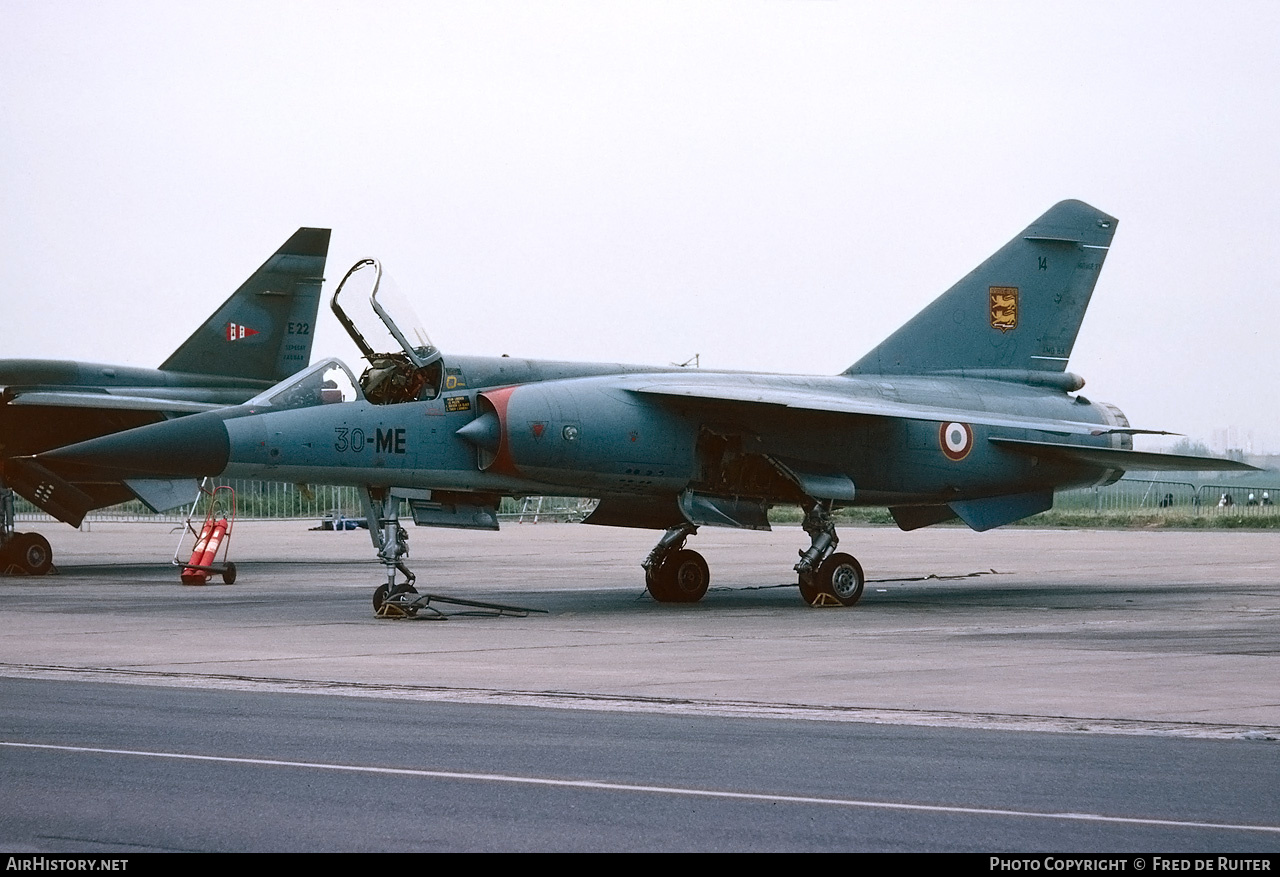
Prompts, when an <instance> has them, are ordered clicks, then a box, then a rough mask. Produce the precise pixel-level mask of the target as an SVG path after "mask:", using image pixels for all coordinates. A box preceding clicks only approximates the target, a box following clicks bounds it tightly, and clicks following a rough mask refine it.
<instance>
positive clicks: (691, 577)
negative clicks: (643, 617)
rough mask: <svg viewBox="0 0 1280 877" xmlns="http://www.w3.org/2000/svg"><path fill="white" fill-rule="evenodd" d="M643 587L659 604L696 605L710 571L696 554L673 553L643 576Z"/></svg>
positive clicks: (704, 588)
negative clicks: (645, 587)
mask: <svg viewBox="0 0 1280 877" xmlns="http://www.w3.org/2000/svg"><path fill="white" fill-rule="evenodd" d="M645 584H646V585H647V586H648V588H649V593H650V594H652V595H653V599H655V600H657V601H658V602H659V603H697V602H698V601H699V600H701V599H702V598H703V597H705V596H706V594H707V588H708V587H710V585H711V570H710V569H708V568H707V562H706V560H704V559H703V557H702V555H701V554H699V553H698V552H696V551H690V550H689V549H687V548H682V549H680V550H679V551H674V552H672V553H671V554H670V555H668V556H667V557H666V558H664V559H663V561H662V563H661V564H659V565H658V566H657V567H656V568H654V569H650V570H648V571H647V572H646V573H645Z"/></svg>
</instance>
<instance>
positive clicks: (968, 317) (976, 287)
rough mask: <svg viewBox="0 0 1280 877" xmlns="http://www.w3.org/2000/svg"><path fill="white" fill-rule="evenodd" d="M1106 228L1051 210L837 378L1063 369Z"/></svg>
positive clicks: (1085, 214) (1082, 209) (1110, 230)
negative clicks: (847, 376)
mask: <svg viewBox="0 0 1280 877" xmlns="http://www.w3.org/2000/svg"><path fill="white" fill-rule="evenodd" d="M1116 224H1117V220H1116V219H1115V218H1114V217H1112V216H1108V215H1107V214H1105V213H1103V212H1102V211H1100V210H1098V209H1096V208H1094V207H1090V206H1089V205H1088V204H1085V203H1084V202H1082V201H1062V202H1060V203H1058V204H1055V205H1054V206H1053V207H1051V208H1050V209H1049V210H1048V212H1046V213H1045V214H1044V215H1043V216H1041V217H1040V218H1039V219H1037V220H1036V221H1035V222H1033V223H1031V225H1029V226H1027V228H1026V229H1024V230H1023V232H1022V233H1021V234H1019V235H1018V236H1017V237H1015V238H1014V239H1013V240H1011V241H1010V242H1009V243H1007V244H1005V245H1004V246H1003V247H1001V248H1000V249H999V250H998V251H996V253H995V254H994V255H993V256H991V257H990V258H989V259H987V260H986V261H985V262H983V263H982V264H981V265H979V266H978V267H977V268H975V269H974V270H973V271H971V272H970V273H969V274H968V275H967V276H966V277H965V278H964V279H962V280H961V281H960V282H959V283H957V284H955V285H954V286H952V287H951V288H950V289H948V290H947V291H946V292H944V293H943V294H942V295H941V296H939V297H938V298H937V299H935V300H934V301H933V302H932V303H931V304H930V305H928V306H927V307H926V308H925V309H924V310H922V311H921V312H920V313H919V314H917V315H916V316H915V317H914V318H912V319H911V320H910V321H909V322H907V324H906V325H904V326H903V327H902V328H900V329H898V331H896V332H894V333H893V334H892V335H890V336H889V337H888V338H887V339H885V340H884V341H883V342H882V343H881V344H880V345H879V346H877V347H876V348H875V349H873V350H872V351H871V352H870V353H868V354H867V355H866V356H864V357H862V359H860V360H858V361H857V362H856V363H854V364H853V365H852V366H850V367H849V369H847V370H846V371H845V374H930V373H933V374H936V373H951V374H960V373H963V372H968V371H1024V372H1025V371H1039V372H1063V371H1065V370H1066V367H1067V360H1068V358H1069V357H1070V356H1071V349H1072V347H1074V346H1075V341H1076V335H1077V333H1078V332H1079V331H1080V323H1081V321H1083V319H1084V314H1085V310H1086V308H1088V306H1089V299H1090V297H1091V296H1092V295H1093V288H1094V286H1095V285H1096V284H1097V282H1098V272H1099V271H1100V270H1101V268H1102V263H1103V260H1104V259H1105V258H1106V255H1107V249H1108V248H1109V247H1110V246H1111V239H1112V237H1113V236H1114V235H1115V230H1116Z"/></svg>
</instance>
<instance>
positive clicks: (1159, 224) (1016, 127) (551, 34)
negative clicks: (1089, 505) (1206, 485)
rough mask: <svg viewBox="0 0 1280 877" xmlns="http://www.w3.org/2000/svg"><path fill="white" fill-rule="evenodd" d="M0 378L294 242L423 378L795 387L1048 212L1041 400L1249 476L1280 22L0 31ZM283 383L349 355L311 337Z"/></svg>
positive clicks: (1276, 438) (1277, 142) (915, 10)
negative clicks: (369, 277) (420, 322)
mask: <svg viewBox="0 0 1280 877" xmlns="http://www.w3.org/2000/svg"><path fill="white" fill-rule="evenodd" d="M0 32H3V33H4V34H5V47H4V51H3V52H0V303H2V304H3V309H2V311H0V326H3V330H4V331H3V333H0V357H50V358H77V359H87V360H92V361H98V362H113V363H124V364H130V365H140V366H156V365H158V364H159V363H160V362H161V361H163V360H164V359H165V358H166V357H167V356H168V354H169V353H170V352H171V351H172V350H173V349H174V348H175V347H177V346H178V345H179V344H180V343H181V342H182V341H183V340H184V339H185V338H186V337H187V335H189V334H190V333H191V332H192V331H193V330H194V329H195V327H196V326H197V325H198V324H199V323H200V322H202V321H203V319H204V318H205V317H206V316H207V315H208V313H209V312H210V311H211V310H212V308H213V306H214V305H215V304H217V303H218V302H220V301H222V299H223V298H225V297H226V296H227V295H228V294H230V292H231V291H232V290H233V289H234V288H235V287H236V286H237V285H239V283H240V282H241V281H242V280H243V279H244V278H245V277H246V276H247V275H248V274H249V273H250V272H251V271H252V270H253V269H255V268H256V267H257V266H258V265H259V264H260V263H261V262H262V261H263V260H264V259H266V257H267V256H268V255H270V254H271V252H272V251H274V250H275V249H276V247H278V246H279V245H280V244H281V243H282V242H283V241H284V240H285V238H287V237H288V236H289V235H290V234H291V233H292V232H293V231H294V230H295V229H296V228H297V227H298V226H301V225H311V226H328V227H332V228H333V230H334V232H333V242H332V247H331V249H330V257H329V268H328V271H327V276H328V278H329V283H327V284H326V296H327V294H328V292H330V291H331V289H332V286H331V284H332V283H334V282H336V281H337V280H338V279H340V278H341V276H342V274H343V273H344V272H345V270H346V268H347V267H349V265H350V264H351V263H353V262H354V261H356V260H357V259H359V258H363V257H365V256H375V257H377V258H379V259H381V260H382V261H383V263H384V265H385V267H386V269H387V271H388V272H389V273H391V274H392V275H393V276H394V277H395V279H396V281H397V283H398V285H399V286H400V288H401V289H402V291H403V292H404V293H405V294H406V296H407V297H409V298H410V299H411V300H412V301H413V302H414V304H415V305H416V306H417V308H418V310H419V312H420V313H421V315H422V317H423V319H424V322H425V323H426V325H427V328H428V329H429V330H430V332H431V335H432V337H433V339H434V341H435V342H436V343H437V345H439V346H440V347H441V348H442V349H443V350H444V351H445V352H446V355H447V354H448V353H449V352H456V353H469V354H500V353H510V354H512V355H522V356H535V357H550V358H566V359H590V360H609V361H615V360H620V361H628V362H648V363H657V364H667V363H670V362H678V361H682V360H685V359H687V358H689V357H691V356H693V355H694V354H695V353H698V354H701V358H702V365H703V366H704V367H708V368H734V369H760V370H766V371H785V372H800V373H819V374H829V373H835V372H839V371H841V370H843V369H844V368H846V367H847V366H848V365H849V364H851V363H852V362H853V361H854V360H856V359H857V358H858V357H860V356H861V355H862V354H863V353H864V352H866V351H867V350H868V349H869V348H871V347H872V346H874V345H875V344H876V343H877V342H878V341H879V340H880V339H882V338H883V337H884V336H885V335H887V334H888V333H889V332H891V331H892V330H893V329H895V328H896V327H897V326H898V325H900V324H901V323H903V322H905V321H906V320H907V319H908V318H909V317H910V316H911V315H912V314H914V313H915V312H916V311H917V310H919V309H920V308H921V307H923V306H924V305H925V304H927V303H928V302H929V301H930V300H932V299H933V298H934V297H935V296H936V295H938V294H939V293H941V292H942V291H943V290H945V289H946V288H947V287H948V286H950V285H951V284H952V283H953V282H954V281H956V280H957V279H959V278H960V277H961V276H963V275H964V274H965V273H967V272H968V271H969V270H971V269H972V268H973V267H974V266H975V265H977V264H978V263H979V262H980V261H982V260H983V259H984V258H986V257H987V256H988V255H989V254H990V253H991V252H993V251H994V250H995V249H996V248H998V247H999V246H1001V245H1002V244H1004V243H1005V242H1006V241H1007V240H1008V239H1009V238H1011V237H1012V236H1013V235H1015V234H1016V233H1017V232H1019V231H1020V230H1021V229H1022V228H1023V227H1025V226H1026V225H1027V224H1028V223H1029V222H1031V220H1033V219H1034V218H1035V217H1037V216H1039V215H1040V214H1041V213H1043V212H1044V211H1045V210H1046V209H1048V208H1049V207H1050V206H1051V205H1052V204H1054V203H1056V202H1057V201H1060V200H1062V199H1064V198H1079V199H1081V200H1084V201H1088V202H1089V203H1091V204H1093V205H1095V206H1096V207H1098V208H1100V209H1102V210H1105V211H1107V212H1108V213H1111V214H1113V215H1114V216H1117V217H1118V218H1119V219H1120V225H1119V230H1118V232H1117V234H1116V238H1115V242H1114V246H1113V248H1112V250H1111V253H1110V256H1109V257H1108V259H1107V263H1106V266H1105V268H1104V269H1103V271H1102V275H1101V281H1100V282H1099V284H1098V288H1097V291H1096V294H1095V296H1094V299H1093V305H1092V307H1091V308H1090V312H1089V314H1088V317H1087V318H1086V320H1085V323H1084V327H1083V329H1082V331H1081V334H1080V339H1079V342H1078V343H1077V345H1076V349H1075V353H1074V355H1073V357H1072V361H1071V365H1070V368H1071V370H1072V371H1075V372H1077V373H1078V374H1081V375H1083V376H1084V377H1085V378H1086V380H1087V381H1088V387H1087V388H1086V390H1085V393H1086V394H1087V395H1089V396H1090V397H1091V398H1094V399H1102V400H1107V401H1110V402H1114V403H1116V404H1117V405H1119V406H1120V407H1121V408H1122V409H1124V410H1125V412H1126V413H1127V414H1128V415H1129V417H1130V419H1131V420H1132V421H1133V423H1134V425H1135V426H1141V427H1148V428H1158V429H1171V430H1176V431H1179V432H1183V433H1187V434H1189V435H1191V436H1193V437H1196V438H1201V439H1205V440H1208V439H1210V438H1211V436H1212V432H1213V430H1214V429H1221V428H1224V427H1227V426H1234V427H1236V428H1237V429H1239V430H1240V431H1241V432H1242V433H1249V432H1252V433H1253V434H1254V437H1255V443H1256V444H1260V445H1262V444H1265V445H1267V446H1269V448H1270V449H1271V450H1273V451H1280V415H1278V414H1277V410H1278V407H1277V395H1278V394H1277V387H1276V382H1277V377H1278V376H1280V185H1278V184H1280V172H1278V171H1277V163H1278V162H1280V3H1275V2H1259V3H1230V2H1228V3H1214V4H1209V3H1204V2H1195V3H1190V2H1168V0H1162V2H1150V3H1144V2H1133V0H1129V2H1123V3H1114V2H1098V3H1089V2H1071V3H1066V2H1062V3H1048V2H1046V3H1029V2H1027V3H980V2H974V0H965V2H936V3H894V4H888V3H882V2H876V3H838V2H760V3H757V2H746V0H738V2H732V3H699V2H677V3H658V2H643V3H623V2H591V3H534V2H520V3H461V2H451V3H427V2H413V3H403V4H397V3H379V4H370V3H324V2H307V3H263V2H253V3H245V4H238V3H229V2H226V0H219V2H217V3H209V4H200V3H194V2H192V3H169V2H157V3H131V2H102V3H97V2H87V0H86V2H50V0H40V2H15V0H0ZM315 354H316V355H317V356H320V355H327V354H338V355H343V356H348V357H350V358H351V359H352V360H354V358H355V349H354V347H353V345H351V343H350V342H349V341H348V340H347V339H346V336H345V335H344V334H342V332H341V330H340V329H339V327H338V326H337V323H336V321H335V320H334V319H333V318H332V316H331V315H329V314H328V312H327V310H326V311H325V312H324V313H323V315H322V317H321V319H320V330H319V332H318V337H317V344H316V350H315Z"/></svg>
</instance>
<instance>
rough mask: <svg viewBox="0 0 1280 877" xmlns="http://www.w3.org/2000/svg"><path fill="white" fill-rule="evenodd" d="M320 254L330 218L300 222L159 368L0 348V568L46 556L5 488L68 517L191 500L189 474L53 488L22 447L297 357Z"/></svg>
mask: <svg viewBox="0 0 1280 877" xmlns="http://www.w3.org/2000/svg"><path fill="white" fill-rule="evenodd" d="M328 254H329V229H327V228H300V229H298V230H297V232H295V233H294V234H293V235H292V236H291V237H290V238H289V240H287V241H286V242H285V243H284V245H283V246H282V247H280V249H278V250H277V251H276V252H275V254H274V255H272V256H271V258H269V259H268V260H267V261H266V262H265V263H263V265H262V267H260V268H259V269H258V270H257V271H255V272H254V273H253V274H252V275H251V276H250V277H249V279H248V280H246V281H245V282H244V283H243V284H241V286H240V288H239V289H237V290H236V291H235V292H234V293H232V295H231V297H230V298H228V299H227V300H226V301H225V302H223V303H222V304H221V305H220V306H219V307H218V308H217V310H215V311H214V312H213V314H212V315H211V316H210V317H209V319H207V320H205V321H204V324H203V325H202V326H200V328H199V329H197V330H196V331H195V333H194V334H192V336H191V337H190V338H188V339H187V340H186V342H185V343H184V344H183V345H182V346H181V347H179V348H178V349H177V350H175V351H174V352H173V355H172V356H170V357H169V358H168V359H167V360H165V362H164V364H163V365H161V366H160V368H158V369H144V368H131V367H128V366H119V365H98V364H95V363H90V362H69V361H62V360H47V359H4V360H0V574H4V573H5V572H6V571H7V570H9V569H10V568H12V567H16V568H17V570H18V571H21V572H24V573H28V574H33V575H42V574H44V573H46V572H48V571H49V570H50V568H51V567H52V565H53V552H52V550H51V549H50V547H49V543H48V541H47V540H46V539H45V538H44V537H43V536H41V535H40V534H39V533H17V532H15V531H14V513H13V508H14V504H13V493H14V491H16V492H17V493H18V494H20V495H21V496H22V497H24V498H25V499H27V500H28V501H30V502H31V503H33V504H34V505H36V506H37V507H39V508H41V509H43V510H44V511H46V512H48V513H49V514H51V515H53V516H54V517H55V518H57V519H58V520H60V521H65V522H66V523H69V524H71V525H72V526H73V527H78V526H80V522H81V521H82V520H83V519H84V516H85V514H86V513H87V512H89V511H90V510H91V509H96V508H102V507H103V506H108V505H113V504H115V503H118V502H124V501H126V500H130V499H134V498H135V497H136V498H138V499H141V500H142V501H143V502H144V503H145V504H147V505H148V506H150V507H151V508H152V509H154V510H156V511H162V510H164V509H168V508H173V507H174V506H176V505H180V504H182V503H184V502H191V501H192V500H193V499H194V498H195V496H196V491H197V484H196V482H194V481H192V480H182V481H174V480H172V479H153V478H146V477H140V478H126V479H94V480H93V481H90V482H71V483H67V484H65V485H64V486H63V487H62V489H61V490H59V491H57V492H56V493H54V492H52V491H50V489H49V488H48V486H47V485H48V479H47V478H46V475H47V473H45V472H44V471H43V469H42V467H41V466H40V465H39V464H38V463H35V462H34V461H32V460H31V459H30V457H31V455H32V454H36V453H39V452H41V451H47V450H49V449H50V448H56V447H59V446H60V445H69V444H74V443H76V442H82V441H84V440H85V439H89V438H93V437H95V436H102V435H107V434H109V433H114V432H120V431H122V430H127V429H133V428H134V427H138V426H142V425H144V424H150V423H157V422H159V421H163V420H165V419H167V418H173V417H178V416H181V415H185V414H191V413H193V412H199V411H209V410H212V409H215V408H221V407H223V406H225V405H238V404H239V403H241V402H244V401H245V400H246V399H249V398H250V397H252V396H254V395H256V394H257V393H260V392H262V390H264V389H266V388H268V387H270V386H271V385H273V384H275V383H276V382H278V381H280V380H283V379H284V378H286V377H288V376H289V375H292V374H295V373H296V372H298V371H300V370H301V369H303V368H305V367H306V365H307V363H308V362H310V361H311V341H312V337H313V336H312V329H313V328H314V326H315V320H316V310H317V308H318V307H319V304H320V287H321V284H322V283H323V280H324V265H325V260H326V257H327V256H328ZM15 458H18V459H15Z"/></svg>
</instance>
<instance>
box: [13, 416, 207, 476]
mask: <svg viewBox="0 0 1280 877" xmlns="http://www.w3.org/2000/svg"><path fill="white" fill-rule="evenodd" d="M222 421H223V416H222V414H221V412H218V411H205V412H201V413H200V414H192V415H190V416H188V417H180V418H178V419H177V420H166V421H163V422H161V423H153V424H150V425H149V426H140V427H138V428H137V429H130V430H126V431H125V432H118V433H115V434H114V435H104V436H101V437H99V438H96V439H90V440H89V441H87V442H80V443H79V444H74V445H68V446H66V447H65V448H57V449H55V450H52V451H46V452H45V453H43V454H40V455H38V457H37V459H39V460H40V461H41V462H42V463H44V464H45V465H47V466H49V468H51V469H54V470H55V471H58V472H62V473H64V474H67V475H70V474H79V475H83V476H92V475H99V476H108V477H111V478H112V479H113V480H118V479H123V478H199V477H201V476H204V475H218V474H220V473H221V472H222V470H223V469H226V468H227V460H228V459H229V457H230V453H231V441H230V439H229V438H228V436H227V427H226V425H225V424H223V422H222Z"/></svg>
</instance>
